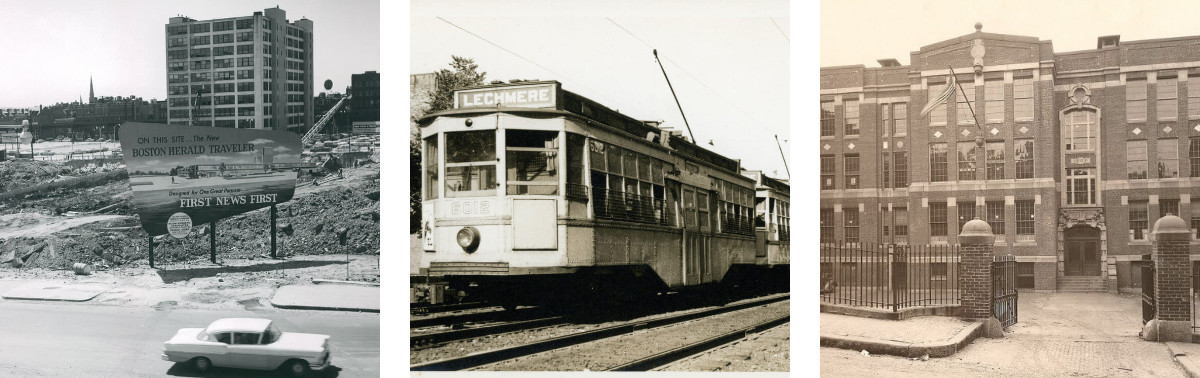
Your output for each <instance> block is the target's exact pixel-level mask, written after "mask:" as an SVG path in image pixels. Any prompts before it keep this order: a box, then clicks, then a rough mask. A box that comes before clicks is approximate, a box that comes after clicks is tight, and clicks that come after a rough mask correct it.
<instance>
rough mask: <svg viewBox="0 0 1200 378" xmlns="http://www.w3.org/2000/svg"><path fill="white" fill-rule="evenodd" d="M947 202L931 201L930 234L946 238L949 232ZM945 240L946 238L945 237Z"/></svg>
mask: <svg viewBox="0 0 1200 378" xmlns="http://www.w3.org/2000/svg"><path fill="white" fill-rule="evenodd" d="M946 211H947V210H946V203H945V202H930V203H929V235H930V236H933V237H938V236H940V237H942V238H945V237H946V234H947V233H948V232H947V230H946ZM943 240H944V239H943Z"/></svg>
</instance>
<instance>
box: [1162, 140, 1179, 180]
mask: <svg viewBox="0 0 1200 378" xmlns="http://www.w3.org/2000/svg"><path fill="white" fill-rule="evenodd" d="M1156 151H1157V153H1158V178H1178V177H1179V139H1159V140H1158V148H1157V149H1156Z"/></svg>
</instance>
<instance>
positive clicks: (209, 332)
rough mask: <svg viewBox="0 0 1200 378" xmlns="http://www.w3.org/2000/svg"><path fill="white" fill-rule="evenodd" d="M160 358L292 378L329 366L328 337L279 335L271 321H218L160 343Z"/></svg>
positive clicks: (200, 366)
mask: <svg viewBox="0 0 1200 378" xmlns="http://www.w3.org/2000/svg"><path fill="white" fill-rule="evenodd" d="M162 359H163V360H167V361H172V362H187V363H189V364H190V365H191V366H192V367H193V368H195V369H196V370H198V371H202V372H203V371H207V370H209V369H210V368H212V367H213V366H220V367H232V368H242V369H256V370H275V369H282V370H284V371H286V372H287V373H290V374H292V375H294V376H303V375H305V374H307V373H308V372H309V371H310V370H324V369H325V368H327V367H329V363H330V357H329V336H328V335H318V334H310V333H294V332H281V331H279V329H278V328H275V325H274V324H273V323H272V322H271V320H270V319H255V318H229V319H219V320H217V321H214V322H212V324H209V325H208V328H184V329H180V330H179V332H177V333H175V336H174V337H171V339H170V340H168V341H167V342H165V343H163V354H162Z"/></svg>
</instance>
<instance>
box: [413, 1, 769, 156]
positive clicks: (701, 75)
mask: <svg viewBox="0 0 1200 378" xmlns="http://www.w3.org/2000/svg"><path fill="white" fill-rule="evenodd" d="M789 6H790V5H789V4H788V3H787V2H784V1H761V2H751V3H745V4H743V3H732V2H713V3H710V4H707V5H706V6H705V7H703V8H697V7H694V6H693V5H692V4H690V3H686V2H677V1H663V2H653V3H629V2H617V3H613V4H604V5H597V4H591V3H584V4H579V5H577V6H571V7H555V6H552V5H550V4H549V3H544V2H537V1H534V2H528V3H523V4H521V6H517V7H514V6H511V5H508V4H504V5H499V4H492V3H485V2H461V3H455V4H454V5H453V6H448V5H443V4H440V3H439V4H434V3H430V2H414V3H413V7H412V9H411V11H412V14H411V19H410V22H411V26H410V30H411V47H410V54H411V55H410V64H411V66H410V69H409V72H408V73H409V74H422V73H430V72H436V71H438V70H440V69H449V68H450V67H449V63H450V61H451V55H456V56H460V57H465V58H471V59H474V61H475V63H476V64H478V65H479V71H480V72H486V73H487V77H486V82H491V81H493V80H502V81H505V82H507V81H509V80H512V79H523V80H529V79H539V80H557V81H559V82H561V83H562V88H563V89H564V90H567V91H570V92H573V93H576V94H579V95H581V96H583V97H586V98H589V99H591V100H594V101H596V102H599V103H601V104H603V105H605V106H607V107H610V108H612V109H615V110H618V111H620V112H621V113H622V114H625V115H628V116H630V117H633V118H636V119H640V120H653V121H658V120H663V121H665V122H664V126H666V127H670V128H674V129H676V130H680V131H682V132H683V135H685V136H689V139H691V138H690V135H689V132H688V130H687V127H686V126H685V122H684V117H683V116H681V115H680V109H679V107H682V108H683V109H682V112H683V113H684V114H686V119H687V122H688V123H690V125H691V130H692V131H691V133H693V134H694V135H695V139H696V142H697V144H698V145H700V146H701V147H703V148H706V149H709V150H711V151H713V152H716V153H719V154H721V155H724V156H727V157H730V158H733V159H741V160H742V167H743V168H744V169H750V170H762V171H764V172H765V173H766V174H767V175H769V176H771V177H776V178H784V179H786V178H788V173H787V169H786V168H785V166H784V163H783V159H782V158H781V157H780V151H779V147H776V146H775V144H776V141H775V135H778V136H779V141H780V143H781V145H782V149H783V150H784V151H785V155H787V156H788V158H792V156H791V153H790V152H787V151H788V150H789V148H790V147H789V146H790V144H791V143H790V142H789V141H790V139H791V136H790V134H791V133H790V124H791V122H790V121H791V118H790V111H791V109H790V108H791V103H790V101H789V98H790V83H789V81H790V76H791V72H790V68H791V65H790V53H791V49H790V38H791V35H790V31H789V30H790V26H791V21H790V20H791V18H790V15H789V13H788V10H789ZM654 49H657V51H658V56H659V59H660V60H661V62H662V68H660V67H659V64H658V63H656V62H655V57H654V55H653V53H652V51H653V50H654ZM505 50H508V51H505ZM663 70H665V71H666V73H667V75H668V76H669V80H670V85H671V86H672V87H673V88H674V95H673V94H672V90H671V87H669V86H668V83H667V81H666V80H665V79H664V77H663ZM674 96H678V101H679V105H676V100H675V98H674ZM710 140H711V141H712V144H710V143H709V141H710ZM788 168H791V167H788Z"/></svg>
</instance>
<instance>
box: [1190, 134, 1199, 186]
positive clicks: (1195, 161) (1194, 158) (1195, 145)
mask: <svg viewBox="0 0 1200 378" xmlns="http://www.w3.org/2000/svg"><path fill="white" fill-rule="evenodd" d="M1189 142H1190V143H1189V144H1188V163H1189V164H1188V165H1189V166H1190V167H1191V171H1192V176H1191V177H1200V137H1192V138H1191V139H1190V140H1189Z"/></svg>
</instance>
